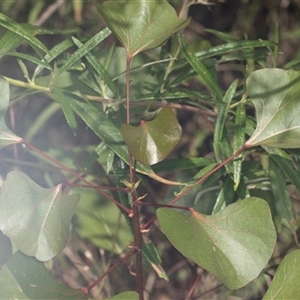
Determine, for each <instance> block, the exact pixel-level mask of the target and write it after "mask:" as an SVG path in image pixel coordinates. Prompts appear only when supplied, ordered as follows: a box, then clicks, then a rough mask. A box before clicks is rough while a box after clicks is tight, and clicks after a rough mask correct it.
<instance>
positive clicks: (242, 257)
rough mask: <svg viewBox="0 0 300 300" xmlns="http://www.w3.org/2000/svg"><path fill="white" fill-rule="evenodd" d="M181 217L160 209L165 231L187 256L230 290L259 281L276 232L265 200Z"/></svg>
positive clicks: (252, 198)
mask: <svg viewBox="0 0 300 300" xmlns="http://www.w3.org/2000/svg"><path fill="white" fill-rule="evenodd" d="M190 212H191V213H190V215H182V214H180V213H178V212H175V211H174V210H171V209H169V208H159V209H158V210H157V217H158V221H159V224H160V227H161V229H162V231H163V232H164V233H165V235H166V236H167V238H168V239H169V240H170V242H171V243H172V244H173V245H174V246H175V247H176V248H177V249H178V251H180V252H181V253H182V254H183V255H184V256H186V257H188V258H189V259H191V260H193V261H194V262H195V263H197V264H198V265H200V266H201V267H202V268H204V269H206V270H208V271H209V272H211V273H212V274H214V275H215V276H216V277H218V278H219V279H220V280H221V281H222V282H223V283H224V284H225V285H226V286H227V287H228V288H229V289H238V288H241V287H243V286H245V285H246V284H247V283H249V282H250V281H252V280H253V279H254V278H256V277H257V276H258V275H259V273H260V272H261V271H262V270H263V268H264V267H265V266H266V264H267V263H268V261H269V259H270V257H271V255H272V252H273V248H274V245H275V242H276V231H275V228H274V225H273V222H272V216H271V212H270V208H269V206H268V204H267V202H266V201H264V200H262V199H260V198H255V197H250V198H248V199H245V200H242V201H239V202H236V203H234V204H230V205H229V206H227V207H226V208H224V209H223V210H221V211H220V212H218V213H216V214H214V215H212V216H204V215H202V214H200V213H198V212H196V211H195V210H193V209H190Z"/></svg>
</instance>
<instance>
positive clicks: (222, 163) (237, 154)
mask: <svg viewBox="0 0 300 300" xmlns="http://www.w3.org/2000/svg"><path fill="white" fill-rule="evenodd" d="M246 148H247V146H245V145H244V146H243V147H242V148H241V149H240V150H238V151H237V152H235V153H233V154H232V155H231V156H229V157H228V158H227V159H225V160H224V161H222V162H221V163H220V164H218V165H217V166H216V167H215V168H213V169H212V170H211V171H210V172H208V173H207V174H206V175H204V176H203V177H201V178H200V179H199V180H197V181H196V183H195V185H193V186H190V187H189V188H187V189H186V190H184V191H183V192H182V193H180V195H178V196H177V197H176V198H174V199H173V200H172V201H171V202H170V203H169V205H172V204H174V203H175V202H177V201H178V200H179V199H181V198H182V197H183V196H185V195H186V194H188V193H189V192H190V191H191V190H192V189H193V188H194V187H195V186H196V185H198V184H200V183H202V182H203V181H205V180H206V179H207V178H209V177H210V176H211V175H212V174H214V173H215V172H217V171H218V170H220V169H221V168H223V167H224V166H225V165H226V164H227V163H229V162H230V161H232V160H233V159H234V158H235V157H237V156H239V155H240V154H241V153H242V152H244V151H245V150H246Z"/></svg>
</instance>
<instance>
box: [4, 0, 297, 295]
mask: <svg viewBox="0 0 300 300" xmlns="http://www.w3.org/2000/svg"><path fill="white" fill-rule="evenodd" d="M120 7H121V9H120ZM98 11H99V14H100V16H101V18H102V19H103V21H104V22H105V24H106V26H107V27H106V28H104V29H103V30H101V31H99V32H97V33H96V34H95V35H94V36H92V37H91V38H89V39H88V40H86V39H83V38H80V37H78V36H77V37H76V36H75V35H71V36H69V35H68V34H69V32H65V31H61V32H60V33H61V34H63V35H65V39H64V40H63V41H61V42H59V43H57V44H56V45H55V46H54V47H52V48H48V47H47V46H46V45H45V44H44V43H43V42H42V41H41V40H40V39H39V38H38V35H39V34H54V33H56V31H51V30H47V29H44V28H40V27H37V26H31V25H28V24H20V23H18V22H15V21H13V20H12V19H11V18H9V17H8V16H7V15H5V14H3V13H0V25H1V27H3V28H5V30H6V31H5V33H4V34H3V36H2V37H1V38H0V59H6V58H7V57H13V58H14V59H15V60H16V61H17V64H18V67H19V69H20V71H21V73H22V75H23V79H22V80H20V79H19V78H18V77H17V76H16V78H13V77H9V76H5V74H1V75H2V76H1V78H0V100H1V101H0V149H2V150H1V153H3V155H1V161H2V162H4V163H5V166H9V167H6V169H7V173H8V174H5V177H6V178H5V180H4V182H3V184H2V187H1V195H0V229H1V232H2V233H3V234H2V233H1V239H3V240H5V241H6V244H5V245H8V246H2V244H1V246H0V247H1V248H0V252H3V253H5V255H1V256H0V267H1V266H2V268H1V270H0V298H1V299H16V298H22V299H41V298H43V299H61V298H63V299H81V298H88V297H94V298H97V299H99V298H100V297H101V298H106V299H143V293H144V281H143V279H144V275H145V273H148V274H154V272H155V273H156V274H157V275H155V276H158V277H160V278H163V279H165V280H166V284H168V283H167V280H169V275H168V270H167V268H169V266H168V264H167V263H165V261H167V260H168V258H167V256H168V252H169V251H171V253H172V254H174V253H177V252H176V251H178V252H180V253H181V254H182V255H183V257H184V258H185V259H188V262H185V263H184V266H183V267H182V268H181V270H182V273H181V274H180V276H181V275H182V274H185V271H189V272H190V273H191V274H192V275H191V276H190V277H188V279H189V280H192V282H193V283H192V284H190V287H188V288H187V290H188V293H189V295H192V294H193V295H194V296H195V297H198V296H199V294H200V292H199V291H198V290H197V288H196V285H197V284H196V283H197V282H198V280H199V279H200V278H201V276H202V274H203V270H207V271H208V272H210V274H213V275H214V276H215V277H216V278H217V280H218V283H220V284H222V293H224V294H225V293H227V294H232V295H239V293H243V292H245V293H246V292H248V290H249V289H251V285H252V284H254V282H255V281H259V282H260V284H262V285H263V286H265V287H266V290H267V291H266V292H265V294H264V295H262V294H258V292H255V291H253V295H252V296H253V297H254V296H256V297H257V296H261V297H263V299H283V298H286V299H288V298H294V299H297V297H298V295H299V291H298V285H297V277H299V274H298V273H299V272H298V271H297V270H299V261H300V260H299V255H300V254H299V251H298V250H295V248H296V244H297V238H296V237H297V231H298V229H299V216H298V214H297V210H296V208H295V207H296V205H295V201H293V197H294V198H295V197H299V196H293V195H299V191H300V182H299V170H298V169H299V168H298V167H299V151H298V149H297V148H299V141H300V138H299V137H300V136H299V135H300V131H299V130H300V129H299V128H300V123H299V119H298V118H297V112H298V110H299V107H298V106H299V104H298V96H299V84H298V81H299V72H298V71H294V70H287V67H286V68H283V69H278V68H276V60H277V55H278V51H277V50H278V49H277V48H276V47H277V44H278V41H279V40H278V34H276V33H275V36H276V39H275V41H267V40H237V39H234V38H233V37H232V36H230V35H229V34H225V33H223V32H217V31H213V30H211V31H210V32H211V33H212V34H214V35H215V36H217V37H218V38H219V39H221V40H222V44H220V45H216V46H211V47H210V48H209V49H206V50H199V51H197V52H192V51H191V50H190V48H189V46H188V44H187V43H186V41H185V39H184V36H183V35H182V34H181V33H182V32H181V33H180V34H176V32H178V31H182V30H183V29H184V28H185V27H186V26H187V25H188V23H189V20H188V19H185V20H183V19H181V18H179V17H178V16H177V14H176V12H175V10H174V9H173V8H172V6H171V5H170V4H169V3H168V2H167V1H161V0H157V1H150V2H149V1H144V0H140V1H130V2H122V3H121V4H120V3H119V2H117V1H106V2H104V3H102V4H100V5H99V7H98ZM166 16H167V17H166ZM112 34H114V35H115V37H116V38H117V39H118V40H119V42H120V43H121V44H122V46H123V47H118V46H116V45H115V44H113V45H112V46H111V47H110V48H109V49H105V48H103V49H101V50H99V48H98V45H102V44H103V43H104V42H105V40H106V39H107V38H108V37H109V36H111V35H112ZM167 41H168V43H167ZM22 43H26V44H27V45H29V46H30V48H31V49H32V50H33V52H34V53H32V52H31V51H30V53H31V54H29V53H26V52H22V51H18V49H19V45H20V44H22ZM166 43H167V44H166ZM262 49H264V51H262ZM276 49H277V50H276ZM249 53H251V58H249ZM267 56H271V57H272V59H273V60H272V61H273V68H266V67H267V64H266V63H265V59H266V58H267ZM228 61H238V62H239V63H240V64H241V65H242V66H243V73H242V78H239V79H236V80H234V81H233V82H232V83H231V84H230V85H229V86H228V87H227V88H226V89H223V88H221V87H220V85H219V83H218V80H217V76H216V75H217V74H216V65H217V64H220V63H224V62H228ZM253 61H254V62H255V67H256V68H257V69H258V70H256V71H253V72H249V71H248V68H247V66H248V65H249V64H250V63H251V64H253ZM192 82H196V85H197V88H196V89H193V88H192V84H191V83H192ZM274 82H276V86H275V87H274ZM31 97H37V98H38V99H39V101H42V102H43V104H42V110H41V111H39V113H38V116H35V118H32V115H31V118H30V120H29V122H27V124H29V125H28V126H25V127H26V128H22V130H18V128H15V126H14V123H15V122H14V121H15V119H14V114H13V113H10V117H9V118H7V115H8V114H7V111H8V110H9V111H10V112H14V111H18V105H19V104H20V103H24V102H26V101H27V99H28V98H31ZM254 112H255V113H254ZM24 113H25V114H27V113H28V114H29V116H30V114H31V112H30V111H25V112H24ZM59 113H60V114H61V116H62V117H63V122H64V125H63V128H65V129H64V130H62V129H60V130H61V132H60V130H57V129H56V132H58V133H59V134H61V135H62V134H63V132H67V133H68V136H69V137H72V139H75V140H76V143H75V145H74V146H73V147H71V149H70V150H69V151H68V152H66V150H65V149H63V148H59V146H60V145H59V143H57V144H56V147H55V148H54V147H52V146H51V143H47V142H45V139H44V137H43V133H45V132H47V130H46V129H49V128H50V127H51V126H56V127H58V126H57V124H56V122H53V123H52V124H51V126H50V122H51V119H52V120H53V119H54V120H57V115H58V114H59ZM191 116H192V117H191ZM190 117H191V118H192V121H193V120H195V119H200V118H201V120H204V122H206V124H209V125H208V127H209V128H211V129H212V130H211V131H207V132H206V133H203V132H202V131H201V130H200V129H196V130H195V132H194V134H193V139H194V140H188V143H189V144H193V143H199V146H198V147H200V146H201V140H204V139H205V138H207V137H210V138H211V145H210V151H211V153H212V155H210V157H204V155H203V156H202V155H195V156H194V157H191V156H190V155H189V153H185V155H181V153H184V152H181V151H180V149H181V148H183V142H182V141H183V140H184V138H185V130H186V129H187V128H188V126H185V124H188V125H189V124H191V123H190V122H188V121H189V120H187V118H190ZM8 124H9V125H8ZM82 124H84V125H83V126H82ZM43 128H46V129H43ZM86 128H88V130H89V132H90V134H92V135H93V137H94V140H93V141H94V142H93V143H90V142H88V141H87V140H86V139H84V136H85V135H87V131H86ZM24 132H25V133H24ZM70 139H71V138H70ZM95 141H96V142H95ZM6 149H10V150H11V149H13V151H9V152H7V151H6ZM19 158H20V159H19ZM8 171H10V172H8ZM168 174H169V175H171V177H170V176H167V175H168ZM34 179H35V180H34ZM153 182H155V184H156V186H157V187H164V188H161V190H162V191H165V192H164V193H163V194H161V193H160V191H159V190H158V191H155V189H153V187H150V186H151V184H152V183H153ZM153 186H154V185H153ZM292 193H293V194H292ZM297 199H298V198H297ZM153 208H154V209H153ZM156 219H157V220H156ZM283 232H288V235H290V236H294V237H295V240H293V239H290V241H289V242H290V244H289V245H282V244H280V243H278V242H276V241H277V238H278V237H280V236H281V234H282V233H283ZM70 233H71V236H72V238H73V239H74V238H75V237H76V236H77V238H78V237H80V238H81V239H85V240H87V241H88V242H89V243H91V244H93V245H94V246H96V247H99V248H101V249H103V251H104V252H105V254H104V255H103V256H102V261H103V264H102V265H101V267H99V266H97V264H96V263H92V264H91V265H92V268H91V269H92V271H93V272H95V274H97V275H96V276H95V275H93V276H90V277H89V278H88V276H87V273H83V274H85V275H86V276H85V279H86V280H87V283H82V286H83V287H82V288H81V289H74V288H72V286H71V284H70V285H69V286H70V287H64V286H62V285H61V284H59V283H58V282H57V281H56V280H54V278H53V277H52V276H50V275H49V273H48V270H47V269H46V267H45V266H44V264H43V263H42V262H46V261H54V262H55V263H54V265H55V264H57V263H59V264H61V266H63V265H64V264H66V262H65V261H63V258H62V255H61V254H60V253H61V252H62V251H63V252H66V251H69V249H70V248H72V247H71V245H72V242H71V243H70V244H68V240H69V236H70ZM3 245H4V243H3ZM12 246H13V247H12ZM85 247H86V246H85ZM85 249H87V248H85ZM175 249H176V250H175ZM275 249H276V250H277V251H275V252H274V250H275ZM288 252H291V253H289V254H287V255H286V253H288ZM273 253H279V254H280V259H278V258H277V257H275V255H274V254H273ZM281 259H282V261H281ZM107 260H109V262H108V263H107V264H105V263H104V262H106V261H107ZM132 260H133V261H134V262H135V267H134V272H135V273H136V284H135V287H133V288H131V289H132V290H131V291H127V292H124V293H121V292H122V291H121V290H120V291H119V290H117V288H116V290H115V291H114V292H113V294H117V293H119V294H118V295H116V296H114V297H112V298H109V297H110V293H109V291H106V290H105V289H104V288H103V287H102V288H100V289H99V290H98V293H96V292H95V293H94V294H93V291H95V290H96V287H97V286H98V287H99V286H100V287H101V284H102V283H103V280H104V278H105V277H107V276H108V275H109V276H113V274H114V272H115V269H117V268H121V266H122V265H124V264H127V265H128V266H129V265H130V264H131V261H132ZM91 261H92V260H91ZM185 261H187V260H185ZM182 262H184V260H183V259H182V257H181V263H182ZM48 267H49V268H51V266H48ZM276 268H277V270H275V269H276ZM20 269H21V270H23V271H24V272H19V270H20ZM53 269H54V267H53ZM286 270H289V272H287V271H286ZM127 272H128V274H129V273H130V272H131V267H128V270H127ZM58 273H59V272H58ZM180 276H179V277H180ZM185 276H187V275H185ZM95 277H96V278H97V277H98V278H97V279H95ZM273 277H274V279H273ZM58 278H59V276H58ZM59 279H61V278H59ZM123 279H124V276H123ZM271 279H273V280H272V283H271V285H270V284H269V282H270V281H271ZM182 281H183V280H182ZM149 293H151V292H149Z"/></svg>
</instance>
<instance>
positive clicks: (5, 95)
mask: <svg viewBox="0 0 300 300" xmlns="http://www.w3.org/2000/svg"><path fill="white" fill-rule="evenodd" d="M8 104H9V84H8V82H7V81H6V80H5V79H3V78H2V77H1V76H0V149H2V148H4V147H6V146H8V145H12V144H17V143H21V142H22V138H20V137H18V136H16V135H15V134H14V133H13V132H12V131H10V130H9V129H8V128H7V126H6V124H5V115H6V111H7V108H8Z"/></svg>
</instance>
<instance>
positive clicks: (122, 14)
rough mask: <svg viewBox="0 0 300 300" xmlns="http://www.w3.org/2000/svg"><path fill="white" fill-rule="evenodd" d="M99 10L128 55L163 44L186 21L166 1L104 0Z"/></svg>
mask: <svg viewBox="0 0 300 300" xmlns="http://www.w3.org/2000/svg"><path fill="white" fill-rule="evenodd" d="M98 11H99V14H100V16H101V18H102V19H103V21H104V22H105V23H106V25H107V26H108V27H109V28H110V29H111V31H112V32H113V33H114V35H115V36H116V37H117V38H118V39H119V41H120V42H121V43H122V45H123V46H124V47H125V49H126V52H127V56H128V57H130V58H132V57H133V56H135V55H137V54H138V53H140V52H142V51H145V50H149V49H152V48H155V47H158V46H160V45H162V44H163V43H164V42H165V41H166V40H167V39H168V38H169V37H170V36H171V35H172V34H174V33H175V32H177V31H179V30H181V29H183V28H184V27H185V26H187V24H188V23H189V20H182V19H180V18H178V17H177V15H176V11H175V9H174V8H173V7H172V6H171V5H170V4H169V3H168V2H167V1H165V0H152V1H148V0H140V1H123V2H119V1H105V2H104V3H102V4H100V5H99V9H98Z"/></svg>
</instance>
